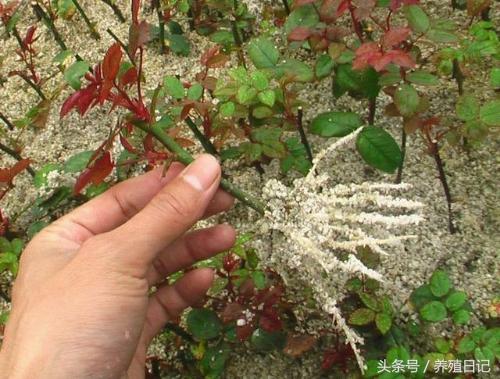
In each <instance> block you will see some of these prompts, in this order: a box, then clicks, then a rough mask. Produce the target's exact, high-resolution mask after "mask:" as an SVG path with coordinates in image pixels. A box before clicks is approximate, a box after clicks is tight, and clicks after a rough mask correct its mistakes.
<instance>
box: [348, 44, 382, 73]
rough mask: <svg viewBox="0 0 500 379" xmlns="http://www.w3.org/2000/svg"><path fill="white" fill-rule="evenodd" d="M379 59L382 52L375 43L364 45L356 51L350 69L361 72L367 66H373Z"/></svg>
mask: <svg viewBox="0 0 500 379" xmlns="http://www.w3.org/2000/svg"><path fill="white" fill-rule="evenodd" d="M381 58H382V52H381V51H380V47H379V46H378V44H376V43H375V42H368V43H364V44H362V45H361V46H360V47H359V48H358V50H356V58H355V59H354V62H353V63H352V68H353V69H354V70H362V69H364V68H366V67H367V66H368V65H370V66H373V65H374V64H375V63H376V62H377V61H378V60H380V59H381Z"/></svg>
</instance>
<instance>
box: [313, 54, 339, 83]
mask: <svg viewBox="0 0 500 379" xmlns="http://www.w3.org/2000/svg"><path fill="white" fill-rule="evenodd" d="M334 66H335V62H334V61H333V59H332V58H331V57H330V56H329V55H328V54H323V55H321V56H320V57H319V58H318V60H317V61H316V66H315V67H314V72H315V73H316V77H317V78H318V79H322V78H326V77H327V76H328V75H330V74H331V73H332V71H333V67H334Z"/></svg>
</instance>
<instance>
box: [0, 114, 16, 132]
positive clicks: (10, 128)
mask: <svg viewBox="0 0 500 379" xmlns="http://www.w3.org/2000/svg"><path fill="white" fill-rule="evenodd" d="M0 120H2V121H3V122H4V123H5V125H7V129H9V130H14V129H15V126H14V124H13V123H12V122H10V120H9V119H8V118H7V117H6V116H5V115H4V114H3V113H2V112H0Z"/></svg>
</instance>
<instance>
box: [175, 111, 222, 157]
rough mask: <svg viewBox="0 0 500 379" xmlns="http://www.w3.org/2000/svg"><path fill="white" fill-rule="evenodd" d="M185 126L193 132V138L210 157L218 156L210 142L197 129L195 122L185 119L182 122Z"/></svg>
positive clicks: (188, 118)
mask: <svg viewBox="0 0 500 379" xmlns="http://www.w3.org/2000/svg"><path fill="white" fill-rule="evenodd" d="M184 121H185V122H186V124H187V125H188V126H189V129H191V131H192V132H193V134H194V136H195V137H196V138H197V139H198V141H200V143H201V145H202V146H203V148H204V149H205V151H206V152H207V153H209V154H212V155H219V152H218V151H217V149H216V148H215V146H214V145H213V143H212V141H210V140H209V139H208V138H207V137H206V136H205V135H204V134H203V133H202V132H201V131H200V129H198V126H197V125H196V124H195V122H194V121H193V120H192V119H191V118H190V117H186V119H185V120H184Z"/></svg>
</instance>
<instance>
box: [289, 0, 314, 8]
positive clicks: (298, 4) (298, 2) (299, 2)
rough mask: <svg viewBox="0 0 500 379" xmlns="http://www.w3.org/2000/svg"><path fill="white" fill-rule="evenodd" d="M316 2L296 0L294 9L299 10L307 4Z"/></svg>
mask: <svg viewBox="0 0 500 379" xmlns="http://www.w3.org/2000/svg"><path fill="white" fill-rule="evenodd" d="M314 1H315V0H295V1H294V2H293V7H294V8H299V7H302V6H304V5H307V4H311V3H314Z"/></svg>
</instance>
